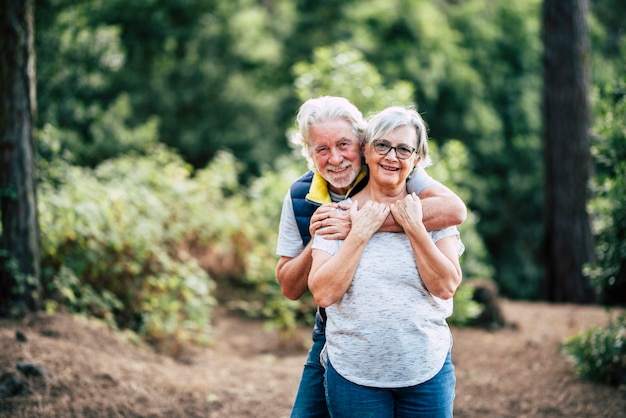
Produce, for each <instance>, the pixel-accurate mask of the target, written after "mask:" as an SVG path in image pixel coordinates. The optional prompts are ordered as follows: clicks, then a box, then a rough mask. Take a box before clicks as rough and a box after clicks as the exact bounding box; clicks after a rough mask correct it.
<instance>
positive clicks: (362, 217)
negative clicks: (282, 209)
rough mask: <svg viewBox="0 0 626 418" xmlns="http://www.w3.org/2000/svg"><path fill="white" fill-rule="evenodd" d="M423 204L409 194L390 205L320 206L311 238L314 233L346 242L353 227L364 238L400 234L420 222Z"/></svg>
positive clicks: (312, 225) (313, 224)
mask: <svg viewBox="0 0 626 418" xmlns="http://www.w3.org/2000/svg"><path fill="white" fill-rule="evenodd" d="M422 217H423V214H422V204H421V202H420V199H419V197H417V195H416V194H415V193H411V194H409V195H407V196H405V197H404V198H403V199H400V200H398V201H396V202H395V203H392V204H387V203H378V202H374V201H367V202H365V204H363V205H362V207H360V208H359V202H358V200H356V201H355V202H354V203H352V204H350V203H345V202H344V203H327V204H324V205H322V206H320V207H319V208H318V209H317V210H316V211H315V213H314V214H313V216H312V217H311V223H310V226H309V232H310V233H311V236H313V235H314V234H315V233H317V234H319V235H321V236H323V237H324V238H325V239H329V240H338V239H345V238H346V237H347V236H348V233H349V232H350V230H351V229H352V227H354V228H356V229H357V230H359V231H362V232H363V233H365V234H367V235H370V236H371V235H373V234H374V233H375V232H377V231H379V230H380V231H388V232H401V231H402V230H403V228H404V227H405V226H406V225H409V224H414V223H416V222H421V221H422Z"/></svg>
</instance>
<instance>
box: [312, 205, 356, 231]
mask: <svg viewBox="0 0 626 418" xmlns="http://www.w3.org/2000/svg"><path fill="white" fill-rule="evenodd" d="M350 206H351V205H350V204H349V203H327V204H325V205H322V206H320V207H319V208H318V209H317V210H316V211H315V213H314V214H313V216H311V224H310V225H309V233H310V234H311V236H313V235H315V234H316V233H317V234H318V235H321V236H323V237H324V238H325V239H329V240H338V239H345V238H346V237H347V236H348V232H350V228H351V226H352V222H351V221H350V212H349V211H348V210H349V209H350ZM339 209H343V210H339Z"/></svg>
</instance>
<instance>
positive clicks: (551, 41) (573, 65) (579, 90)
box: [543, 0, 594, 303]
mask: <svg viewBox="0 0 626 418" xmlns="http://www.w3.org/2000/svg"><path fill="white" fill-rule="evenodd" d="M587 11H588V4H587V1H586V0H545V1H544V2H543V41H544V97H543V106H544V108H543V118H544V120H543V122H544V133H543V135H544V146H545V150H544V151H545V154H544V155H545V214H544V216H545V219H544V222H545V237H544V239H545V245H546V251H545V255H546V261H545V262H546V278H545V280H546V282H545V283H546V288H545V290H546V297H547V299H548V300H550V301H554V302H576V303H587V302H592V301H593V300H594V295H593V291H592V287H591V284H590V282H589V280H588V278H586V277H585V276H584V275H583V266H584V265H585V263H587V262H590V261H592V260H593V254H594V251H593V236H592V233H591V223H590V218H589V214H588V212H587V201H588V198H589V189H588V182H589V179H590V176H591V153H590V146H591V137H590V128H591V118H590V101H589V84H590V63H589V60H590V53H591V52H590V47H589V37H588V32H587V23H586V18H587Z"/></svg>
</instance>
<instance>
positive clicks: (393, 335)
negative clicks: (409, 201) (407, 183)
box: [313, 227, 464, 388]
mask: <svg viewBox="0 0 626 418" xmlns="http://www.w3.org/2000/svg"><path fill="white" fill-rule="evenodd" d="M430 235H431V237H432V240H433V242H437V241H438V240H439V239H441V238H444V237H448V236H454V235H456V236H457V237H458V246H459V256H460V255H461V254H462V253H463V251H464V246H463V243H462V242H461V240H460V236H459V232H458V230H457V228H456V227H450V228H446V229H441V230H438V231H434V232H431V233H430ZM342 244H343V241H332V240H325V239H323V238H321V237H319V236H315V238H314V241H313V248H314V249H319V250H323V251H326V252H328V253H330V254H335V253H336V252H337V250H338V249H339V247H340V246H341V245H342ZM326 314H327V316H328V321H327V324H326V347H325V352H324V354H323V356H324V358H326V356H327V358H328V359H329V360H330V362H331V363H332V365H333V367H334V368H335V370H337V372H338V373H339V374H340V375H341V376H343V377H344V378H345V379H347V380H349V381H351V382H353V383H356V384H359V385H363V386H371V387H379V388H396V387H407V386H413V385H417V384H420V383H423V382H425V381H427V380H429V379H430V378H432V377H433V376H435V375H436V374H437V373H438V372H439V370H440V369H441V367H442V366H443V363H444V361H445V358H446V356H447V354H448V352H449V350H450V348H451V347H452V336H451V334H450V330H449V328H448V324H447V323H446V318H447V317H449V316H450V315H451V314H452V299H449V300H445V301H444V300H442V299H439V298H437V297H435V296H433V295H431V294H430V293H429V292H428V290H427V289H426V287H425V286H424V284H423V282H422V280H421V278H420V277H419V273H418V269H417V267H416V262H415V256H414V255H413V250H412V248H411V245H410V243H409V239H408V238H407V236H406V234H403V233H393V232H378V233H376V234H374V235H373V237H372V238H371V239H370V241H369V242H368V244H367V246H366V248H365V250H364V252H363V255H362V256H361V261H360V263H359V265H358V267H357V270H356V274H355V276H354V278H353V280H352V283H351V285H350V287H349V288H348V290H347V291H346V293H345V294H344V296H343V298H342V299H341V300H340V301H339V302H337V303H335V304H333V305H331V306H329V307H328V308H326ZM322 364H325V361H323V363H322Z"/></svg>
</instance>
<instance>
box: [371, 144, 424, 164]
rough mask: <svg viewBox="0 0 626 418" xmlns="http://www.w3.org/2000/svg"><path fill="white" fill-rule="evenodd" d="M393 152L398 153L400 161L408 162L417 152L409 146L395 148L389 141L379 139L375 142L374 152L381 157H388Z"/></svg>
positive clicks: (401, 145)
mask: <svg viewBox="0 0 626 418" xmlns="http://www.w3.org/2000/svg"><path fill="white" fill-rule="evenodd" d="M391 150H395V151H396V157H398V159H399V160H406V159H407V158H409V157H410V156H411V155H413V153H414V152H415V148H413V147H411V146H409V145H405V144H400V145H398V146H397V147H393V146H391V144H390V143H389V141H386V140H384V139H377V140H375V141H374V151H376V153H378V154H380V155H387V154H389V151H391Z"/></svg>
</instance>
